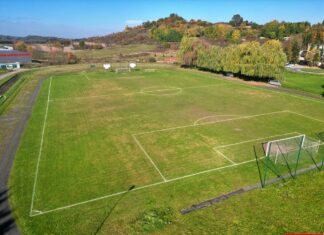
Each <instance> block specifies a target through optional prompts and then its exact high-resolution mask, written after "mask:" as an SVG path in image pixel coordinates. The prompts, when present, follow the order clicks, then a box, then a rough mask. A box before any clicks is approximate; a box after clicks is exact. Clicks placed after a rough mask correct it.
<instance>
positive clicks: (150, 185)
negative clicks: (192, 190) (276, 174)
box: [30, 157, 264, 217]
mask: <svg viewBox="0 0 324 235" xmlns="http://www.w3.org/2000/svg"><path fill="white" fill-rule="evenodd" d="M262 158H264V157H261V158H260V159H262ZM254 161H255V159H252V160H248V161H244V162H240V163H237V164H235V165H233V164H231V165H228V166H222V167H217V168H213V169H209V170H205V171H200V172H197V173H194V174H190V175H185V176H180V177H176V178H173V179H169V180H167V181H160V182H157V183H153V184H148V185H144V186H141V187H138V188H135V189H133V190H132V191H138V190H141V189H145V188H150V187H154V186H157V185H160V184H167V183H169V182H173V181H177V180H181V179H185V178H190V177H193V176H197V175H201V174H206V173H209V172H213V171H219V170H222V169H226V168H231V167H236V166H240V165H244V164H247V163H250V162H254ZM126 192H127V191H121V192H118V193H114V194H109V195H105V196H102V197H97V198H93V199H90V200H86V201H82V202H78V203H74V204H70V205H67V206H62V207H58V208H55V209H52V210H48V211H43V212H42V213H38V214H34V215H30V217H34V216H39V215H44V214H48V213H51V212H55V211H59V210H64V209H69V208H71V207H76V206H79V205H83V204H87V203H90V202H95V201H98V200H102V199H106V198H109V197H113V196H117V195H120V194H123V193H126Z"/></svg>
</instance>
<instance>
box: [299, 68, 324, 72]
mask: <svg viewBox="0 0 324 235" xmlns="http://www.w3.org/2000/svg"><path fill="white" fill-rule="evenodd" d="M302 71H305V72H312V73H324V69H321V68H303V69H302Z"/></svg>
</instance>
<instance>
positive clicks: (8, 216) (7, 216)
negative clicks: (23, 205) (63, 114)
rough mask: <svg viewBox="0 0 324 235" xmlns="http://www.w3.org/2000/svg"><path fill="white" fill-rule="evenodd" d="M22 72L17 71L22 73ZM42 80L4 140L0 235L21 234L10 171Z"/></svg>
mask: <svg viewBox="0 0 324 235" xmlns="http://www.w3.org/2000/svg"><path fill="white" fill-rule="evenodd" d="M21 71H22V70H19V71H15V72H16V73H17V72H21ZM41 84H42V80H39V81H38V83H37V85H36V87H35V89H34V91H33V92H31V93H29V92H26V93H25V95H24V97H23V98H24V99H25V100H26V106H25V108H23V107H22V108H21V114H18V115H19V121H17V124H15V129H14V132H13V133H12V135H9V136H6V137H5V139H4V140H3V142H4V143H2V144H3V146H5V149H4V151H3V152H2V154H1V156H0V234H8V235H19V234H20V232H19V230H18V228H17V226H16V223H15V220H14V218H13V216H12V210H14V208H13V209H12V208H11V207H10V204H9V198H10V194H11V192H10V188H8V180H9V175H10V170H11V167H12V164H13V161H14V158H15V155H16V151H17V149H18V146H19V141H20V138H21V136H22V134H23V132H24V129H25V126H26V123H27V121H28V119H29V116H30V115H31V112H32V107H33V105H34V103H35V100H36V97H37V94H38V92H39V89H40V87H41Z"/></svg>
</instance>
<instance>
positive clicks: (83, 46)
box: [79, 41, 86, 49]
mask: <svg viewBox="0 0 324 235" xmlns="http://www.w3.org/2000/svg"><path fill="white" fill-rule="evenodd" d="M85 45H86V44H85V42H84V41H80V42H79V46H80V48H81V49H84V48H85Z"/></svg>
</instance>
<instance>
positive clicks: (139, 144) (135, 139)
mask: <svg viewBox="0 0 324 235" xmlns="http://www.w3.org/2000/svg"><path fill="white" fill-rule="evenodd" d="M132 137H133V139H134V141H135V142H136V144H137V145H138V147H139V148H140V149H141V150H142V152H143V153H144V154H145V156H146V157H147V159H148V160H149V161H150V162H151V163H152V165H153V166H154V168H155V169H156V171H157V172H158V173H159V174H160V176H161V178H162V179H163V181H164V182H166V181H167V179H166V178H165V177H164V175H163V174H162V172H161V171H160V169H159V168H158V167H157V166H156V164H155V163H154V161H153V160H152V158H151V157H150V155H149V154H148V153H147V152H146V151H145V149H144V147H143V146H142V145H141V143H140V142H139V141H138V139H137V138H136V137H135V135H132Z"/></svg>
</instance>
